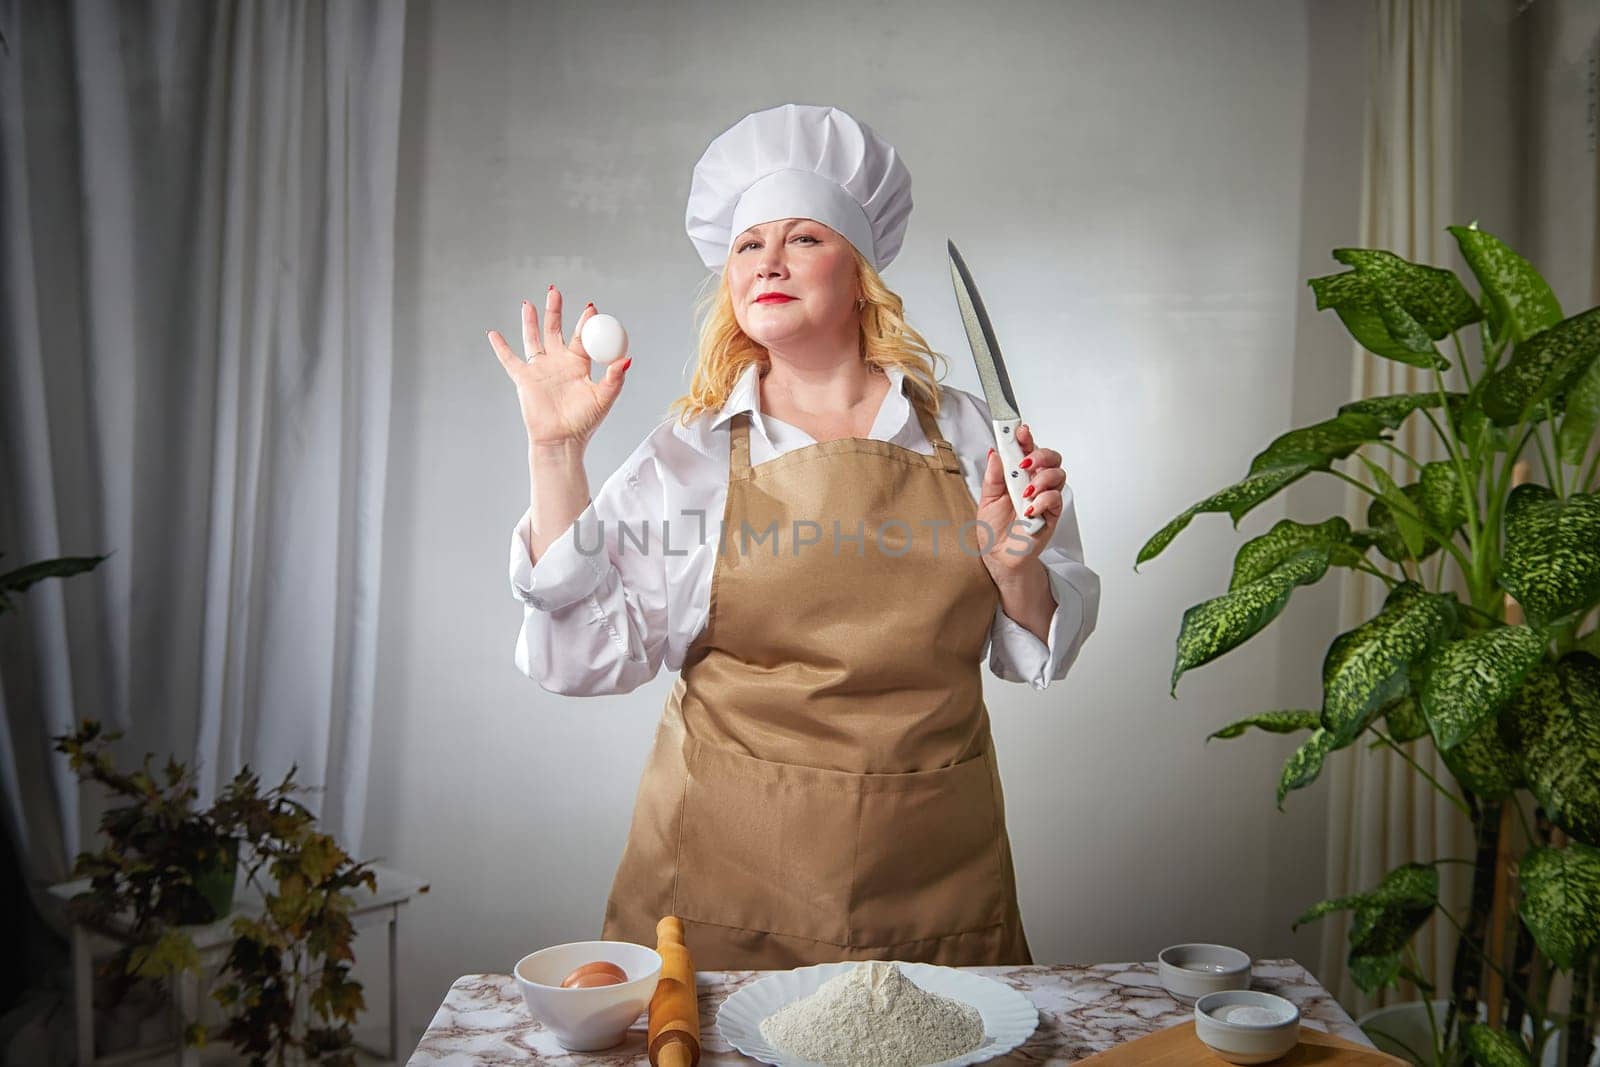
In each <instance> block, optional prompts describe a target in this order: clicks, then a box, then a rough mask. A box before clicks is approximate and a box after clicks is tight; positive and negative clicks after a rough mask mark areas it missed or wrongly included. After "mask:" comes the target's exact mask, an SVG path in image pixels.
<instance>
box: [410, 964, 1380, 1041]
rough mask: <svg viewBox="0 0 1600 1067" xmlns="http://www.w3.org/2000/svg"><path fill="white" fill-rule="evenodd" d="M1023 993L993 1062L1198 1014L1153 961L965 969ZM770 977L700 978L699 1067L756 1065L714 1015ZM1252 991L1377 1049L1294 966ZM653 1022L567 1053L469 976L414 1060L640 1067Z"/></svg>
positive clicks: (523, 1012)
mask: <svg viewBox="0 0 1600 1067" xmlns="http://www.w3.org/2000/svg"><path fill="white" fill-rule="evenodd" d="M961 969H962V970H967V971H972V972H973V973H974V974H981V975H984V976H986V977H989V978H993V979H995V980H996V981H998V982H1001V983H1003V984H1005V985H1008V986H1010V987H1011V988H1013V989H1015V990H1017V991H1018V992H1020V993H1022V995H1023V996H1025V997H1027V998H1028V999H1029V1000H1030V1001H1032V1002H1033V1004H1034V1006H1035V1007H1036V1008H1038V1009H1039V1028H1038V1029H1037V1030H1035V1031H1034V1032H1033V1036H1031V1037H1030V1038H1028V1040H1027V1041H1025V1042H1023V1043H1022V1044H1021V1045H1020V1046H1018V1047H1017V1048H1015V1049H1013V1050H1012V1051H1011V1052H1010V1053H1008V1054H1006V1055H1005V1056H1001V1057H998V1058H996V1059H993V1060H990V1061H988V1062H989V1063H993V1064H1002V1065H1004V1064H1053V1063H1072V1062H1074V1061H1076V1060H1080V1059H1083V1058H1084V1057H1086V1056H1091V1055H1093V1054H1094V1053H1096V1052H1102V1051H1104V1050H1106V1049H1108V1048H1111V1047H1112V1046H1113V1045H1120V1044H1122V1043H1123V1042H1125V1041H1132V1040H1133V1039H1134V1038H1137V1037H1142V1036H1143V1035H1145V1034H1148V1033H1152V1032H1154V1031H1156V1030H1162V1029H1165V1028H1167V1027H1169V1026H1176V1025H1178V1024H1179V1023H1182V1022H1185V1021H1187V1020H1189V1019H1191V1018H1193V1013H1194V1009H1193V1008H1192V1007H1191V1006H1190V1005H1187V1004H1183V1003H1181V1002H1179V1001H1177V1000H1174V999H1173V998H1172V997H1171V996H1169V995H1168V994H1167V992H1166V990H1164V989H1162V988H1161V982H1160V980H1159V979H1158V978H1157V976H1156V965H1155V964H1154V963H1153V962H1152V963H1095V964H1060V965H1054V966H1038V965H1035V966H1028V967H963V968H961ZM770 973H772V972H770V971H700V972H698V974H697V975H696V983H695V984H696V985H697V986H698V987H699V994H700V1040H701V1057H700V1063H701V1065H702V1067H721V1065H724V1064H752V1063H755V1062H757V1061H755V1060H752V1059H750V1058H749V1057H748V1056H745V1055H743V1054H742V1053H739V1052H736V1051H735V1050H734V1049H733V1048H732V1047H731V1046H730V1045H729V1044H728V1043H727V1042H726V1041H724V1040H723V1039H722V1035H721V1034H719V1033H718V1032H717V1022H716V1020H717V1009H718V1008H720V1007H721V1006H722V1002H723V1001H724V1000H726V999H727V998H728V996H729V995H730V994H732V993H733V992H734V991H735V990H736V989H739V988H740V987H741V986H744V985H747V984H749V983H750V982H754V981H756V980H757V979H759V978H761V977H763V976H764V975H766V974H770ZM1252 976H1253V977H1252V984H1251V988H1253V989H1261V990H1265V991H1266V992H1269V993H1276V994H1278V995H1279V996H1282V997H1287V998H1288V999H1290V1000H1292V1001H1294V1002H1295V1004H1297V1005H1299V1007H1300V1013H1301V1022H1302V1025H1305V1026H1309V1027H1311V1028H1312V1029H1315V1030H1322V1031H1324V1032H1327V1033H1332V1034H1334V1035H1336V1036H1338V1037H1343V1038H1347V1039H1348V1040H1351V1041H1354V1042H1357V1043H1358V1044H1361V1045H1365V1046H1369V1047H1370V1046H1371V1045H1372V1042H1371V1041H1369V1040H1368V1039H1367V1037H1366V1035H1365V1034H1363V1033H1362V1032H1361V1031H1360V1030H1359V1029H1358V1028H1357V1027H1356V1025H1355V1023H1354V1022H1353V1021H1352V1020H1351V1018H1350V1016H1349V1015H1348V1014H1347V1013H1346V1012H1345V1010H1344V1009H1343V1008H1342V1007H1340V1006H1339V1002H1338V1001H1336V1000H1334V999H1333V997H1332V996H1331V995H1329V993H1328V991H1327V990H1325V989H1323V988H1322V986H1321V984H1320V983H1318V982H1317V980H1316V979H1315V978H1314V977H1312V975H1311V973H1310V972H1309V971H1307V970H1306V969H1305V968H1304V967H1302V966H1300V964H1298V963H1296V962H1295V961H1294V960H1292V959H1281V960H1256V961H1255V965H1254V967H1253V969H1252ZM646 1025H647V1020H646V1016H645V1015H644V1014H643V1013H641V1014H640V1016H639V1018H638V1019H637V1020H636V1021H635V1022H634V1024H633V1026H632V1027H631V1028H630V1029H629V1030H628V1035H627V1037H626V1038H625V1039H624V1040H623V1042H622V1043H621V1044H620V1045H616V1046H613V1047H612V1048H609V1049H605V1050H604V1051H601V1052H568V1051H567V1050H565V1049H563V1048H562V1047H561V1046H560V1045H559V1044H557V1043H556V1040H555V1036H554V1035H553V1034H551V1033H550V1032H549V1031H548V1030H546V1029H545V1028H544V1027H542V1026H541V1025H539V1023H538V1022H536V1021H535V1020H534V1019H533V1018H532V1017H530V1016H529V1015H528V1009H527V1007H526V1006H525V1005H524V1004H523V1003H522V994H521V993H519V992H518V991H517V986H516V983H515V982H514V981H513V980H512V978H511V976H510V975H508V974H469V975H464V976H463V977H461V978H457V979H456V980H455V982H454V983H453V984H452V985H451V986H450V992H449V993H448V994H446V996H445V998H444V1003H443V1004H442V1005H440V1006H439V1010H438V1012H437V1013H435V1014H434V1017H433V1022H432V1023H430V1024H429V1026H428V1030H427V1033H425V1034H423V1035H422V1041H421V1042H420V1043H419V1044H418V1045H417V1050H416V1052H415V1053H413V1054H412V1056H411V1060H410V1063H411V1064H412V1065H413V1067H432V1065H441V1067H442V1065H449V1067H464V1065H466V1064H490V1065H494V1064H530V1063H531V1064H555V1065H560V1067H579V1065H584V1067H637V1065H639V1064H648V1063H649V1062H650V1061H649V1057H648V1056H647V1055H646V1054H645V1030H646Z"/></svg>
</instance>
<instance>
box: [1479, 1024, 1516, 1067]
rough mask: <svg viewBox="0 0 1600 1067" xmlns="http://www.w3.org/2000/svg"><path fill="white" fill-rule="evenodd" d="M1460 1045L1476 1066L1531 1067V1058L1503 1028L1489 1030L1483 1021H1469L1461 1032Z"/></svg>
mask: <svg viewBox="0 0 1600 1067" xmlns="http://www.w3.org/2000/svg"><path fill="white" fill-rule="evenodd" d="M1461 1047H1462V1048H1464V1049H1465V1050H1466V1052H1467V1055H1469V1056H1471V1057H1472V1062H1473V1063H1475V1064H1477V1065H1478V1067H1533V1060H1532V1059H1530V1058H1529V1056H1528V1052H1527V1050H1526V1049H1525V1048H1523V1047H1522V1043H1521V1042H1519V1041H1517V1040H1516V1039H1514V1038H1513V1037H1512V1036H1511V1035H1510V1034H1508V1033H1506V1032H1505V1031H1504V1030H1491V1029H1489V1028H1488V1027H1487V1026H1485V1025H1484V1024H1483V1023H1470V1024H1469V1025H1468V1026H1467V1028H1466V1030H1464V1031H1463V1032H1462V1034H1461Z"/></svg>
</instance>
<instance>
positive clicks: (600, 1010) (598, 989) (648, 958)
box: [511, 941, 661, 1052]
mask: <svg viewBox="0 0 1600 1067" xmlns="http://www.w3.org/2000/svg"><path fill="white" fill-rule="evenodd" d="M598 960H607V961H609V962H611V963H615V964H616V965H617V966H618V967H621V968H622V969H623V970H624V971H625V972H627V975H628V980H627V981H626V982H622V983H620V984H618V985H599V986H588V987H585V988H581V989H578V988H574V989H562V988H561V980H562V979H563V978H565V977H566V976H567V975H569V974H571V973H572V972H573V971H574V970H576V969H577V968H579V967H582V966H583V965H584V964H585V963H594V962H596V961H598ZM511 973H512V976H513V977H515V978H516V980H517V988H518V989H520V990H522V1001H523V1003H524V1004H526V1005H527V1006H528V1014H529V1015H532V1016H533V1017H534V1018H535V1019H537V1020H539V1022H541V1023H543V1024H544V1026H545V1028H546V1029H548V1030H549V1031H551V1032H552V1033H553V1034H555V1036H556V1040H557V1041H559V1042H560V1043H561V1047H562V1048H566V1049H571V1050H572V1051H574V1052H593V1051H595V1050H596V1049H603V1048H610V1047H611V1046H613V1045H617V1044H620V1043H621V1042H622V1039H623V1038H624V1037H626V1036H627V1032H628V1027H630V1026H632V1025H633V1023H634V1020H635V1019H637V1018H639V1013H640V1012H642V1011H644V1010H645V1009H646V1008H648V1007H649V1006H650V998H651V996H653V995H654V994H655V991H656V982H657V981H659V980H660V978H661V956H660V955H659V954H658V953H657V952H656V950H655V949H653V948H645V947H644V946H643V945H635V944H634V943H633V942H631V941H573V942H571V943H570V944H566V945H551V946H550V947H549V948H542V949H540V950H539V951H538V952H532V953H529V954H528V955H526V956H524V957H522V958H521V959H520V960H518V961H517V965H516V967H514V968H513V969H512V971H511Z"/></svg>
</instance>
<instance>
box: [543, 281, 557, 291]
mask: <svg viewBox="0 0 1600 1067" xmlns="http://www.w3.org/2000/svg"><path fill="white" fill-rule="evenodd" d="M555 287H556V283H555V282H551V283H550V289H554V288H555ZM550 289H546V290H545V292H549V291H550Z"/></svg>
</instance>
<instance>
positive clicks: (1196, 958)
mask: <svg viewBox="0 0 1600 1067" xmlns="http://www.w3.org/2000/svg"><path fill="white" fill-rule="evenodd" d="M1156 967H1157V970H1158V971H1159V972H1160V974H1161V987H1162V988H1163V989H1165V990H1166V991H1167V992H1168V993H1171V994H1172V995H1173V996H1174V997H1176V998H1177V999H1178V1000H1181V1001H1182V1002H1183V1003H1185V1004H1193V1003H1194V1002H1195V999H1196V998H1197V997H1203V996H1205V995H1206V994H1207V993H1216V992H1220V991H1221V990H1224V989H1249V988H1250V957H1249V956H1247V955H1245V954H1244V953H1243V952H1240V951H1239V950H1238V949H1236V948H1229V947H1228V946H1227V945H1201V944H1192V945H1171V946H1169V947H1167V948H1164V949H1162V950H1161V951H1160V953H1158V954H1157V955H1156Z"/></svg>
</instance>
